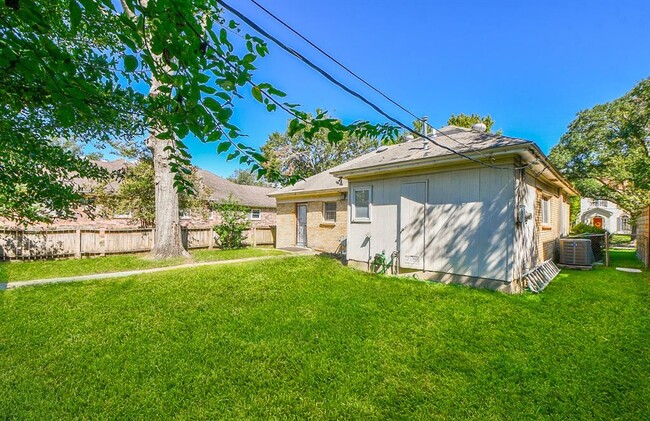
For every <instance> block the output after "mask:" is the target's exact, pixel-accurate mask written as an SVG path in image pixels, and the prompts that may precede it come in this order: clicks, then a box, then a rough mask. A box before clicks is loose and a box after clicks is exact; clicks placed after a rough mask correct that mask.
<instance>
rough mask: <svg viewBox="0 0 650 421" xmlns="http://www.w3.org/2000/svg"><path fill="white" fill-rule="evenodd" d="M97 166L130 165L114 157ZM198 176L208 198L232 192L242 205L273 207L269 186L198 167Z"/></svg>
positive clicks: (85, 182)
mask: <svg viewBox="0 0 650 421" xmlns="http://www.w3.org/2000/svg"><path fill="white" fill-rule="evenodd" d="M94 162H95V164H97V165H98V166H100V167H102V168H105V169H107V170H108V171H110V172H114V171H118V170H121V169H124V168H126V167H127V166H129V165H132V164H131V163H129V162H128V161H126V160H124V159H116V160H114V161H94ZM197 173H198V176H199V178H200V179H201V180H202V181H203V182H204V183H205V185H206V186H207V187H208V188H210V190H212V194H211V195H210V200H214V201H219V200H222V199H227V198H228V196H230V195H231V194H232V196H233V197H234V198H236V199H237V200H238V201H239V202H240V203H241V204H242V205H246V206H251V207H252V206H254V207H260V208H275V207H276V205H275V199H274V198H272V197H269V196H267V195H268V194H269V193H272V192H274V191H276V189H274V188H271V187H258V186H245V185H241V184H235V183H233V182H232V181H228V180H226V179H225V178H222V177H219V176H218V175H216V174H213V173H211V172H210V171H207V170H204V169H202V168H198V170H197ZM74 182H75V183H77V184H78V185H80V186H82V187H83V189H84V191H90V190H91V189H92V187H94V185H95V182H94V181H93V180H89V179H87V178H80V179H76V180H74ZM108 188H109V189H110V190H111V191H117V188H118V182H117V181H112V182H111V183H110V184H109V185H108Z"/></svg>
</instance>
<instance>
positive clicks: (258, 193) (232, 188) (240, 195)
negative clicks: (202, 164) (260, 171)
mask: <svg viewBox="0 0 650 421" xmlns="http://www.w3.org/2000/svg"><path fill="white" fill-rule="evenodd" d="M198 176H199V177H200V178H201V179H202V180H203V182H204V183H205V185H206V186H208V187H209V188H210V189H211V190H212V194H211V195H210V199H211V200H215V201H219V200H223V199H227V198H228V196H230V195H231V194H232V196H233V197H234V198H236V199H237V200H238V201H239V202H240V203H241V204H242V205H246V206H257V207H260V208H275V206H276V205H275V199H274V198H272V197H269V196H268V194H269V193H273V192H275V191H277V190H276V189H274V188H272V187H259V186H245V185H242V184H235V183H233V182H232V181H228V180H226V179H225V178H222V177H219V176H218V175H216V174H213V173H211V172H210V171H206V170H204V169H201V168H199V169H198Z"/></svg>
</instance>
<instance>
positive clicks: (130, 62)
mask: <svg viewBox="0 0 650 421" xmlns="http://www.w3.org/2000/svg"><path fill="white" fill-rule="evenodd" d="M137 68H138V59H137V58H136V57H135V56H132V55H130V54H129V55H126V56H124V70H125V71H126V72H129V73H133V72H134V71H135V69H137Z"/></svg>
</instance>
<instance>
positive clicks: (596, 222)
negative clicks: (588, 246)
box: [593, 216, 603, 229]
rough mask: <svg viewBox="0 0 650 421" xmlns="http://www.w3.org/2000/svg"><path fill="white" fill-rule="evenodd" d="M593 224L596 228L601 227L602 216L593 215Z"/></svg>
mask: <svg viewBox="0 0 650 421" xmlns="http://www.w3.org/2000/svg"><path fill="white" fill-rule="evenodd" d="M593 225H594V227H596V228H598V229H602V228H603V218H601V217H600V216H595V217H594V219H593Z"/></svg>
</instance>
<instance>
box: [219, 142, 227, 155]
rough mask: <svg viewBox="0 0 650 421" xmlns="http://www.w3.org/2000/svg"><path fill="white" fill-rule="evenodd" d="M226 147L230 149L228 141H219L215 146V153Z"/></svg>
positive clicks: (223, 150) (224, 150)
mask: <svg viewBox="0 0 650 421" xmlns="http://www.w3.org/2000/svg"><path fill="white" fill-rule="evenodd" d="M228 149H230V142H229V141H225V142H221V143H219V146H217V153H218V154H220V153H224V152H226V151H227V150H228Z"/></svg>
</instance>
